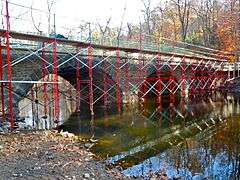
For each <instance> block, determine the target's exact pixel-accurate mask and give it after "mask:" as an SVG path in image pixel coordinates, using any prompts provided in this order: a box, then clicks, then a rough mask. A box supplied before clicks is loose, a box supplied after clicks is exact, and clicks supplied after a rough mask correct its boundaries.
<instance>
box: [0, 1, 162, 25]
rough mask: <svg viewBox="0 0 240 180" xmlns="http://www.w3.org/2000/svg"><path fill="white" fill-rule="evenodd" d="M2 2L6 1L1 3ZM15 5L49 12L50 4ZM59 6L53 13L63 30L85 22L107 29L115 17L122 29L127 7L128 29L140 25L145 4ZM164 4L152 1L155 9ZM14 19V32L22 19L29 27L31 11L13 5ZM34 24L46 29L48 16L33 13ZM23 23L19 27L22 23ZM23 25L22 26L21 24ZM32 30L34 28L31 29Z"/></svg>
mask: <svg viewBox="0 0 240 180" xmlns="http://www.w3.org/2000/svg"><path fill="white" fill-rule="evenodd" d="M1 1H2V0H1ZM9 1H10V2H12V3H16V4H21V5H24V6H28V7H31V5H33V7H34V8H36V9H41V10H44V11H47V3H46V2H47V0H21V1H19V0H9ZM55 1H56V3H55V4H54V5H53V10H52V12H53V13H55V14H56V25H57V27H58V29H59V27H63V26H66V27H72V26H74V25H75V26H76V27H77V26H79V24H80V23H81V21H87V22H93V23H96V22H100V23H101V24H102V25H104V24H105V23H106V21H107V19H108V18H109V17H110V16H111V17H112V19H111V26H120V24H121V20H122V16H123V12H124V7H126V12H125V17H124V26H125V25H126V23H127V22H130V23H135V24H138V23H139V20H140V18H142V16H141V15H142V13H141V9H143V4H142V2H141V0H55ZM158 2H160V0H152V6H155V5H156V4H157V3H158ZM9 9H10V16H13V17H15V19H14V18H12V21H13V22H12V24H13V25H12V27H13V28H12V29H14V25H16V26H17V27H19V23H20V19H18V18H16V17H20V18H22V19H28V20H29V23H28V24H29V26H30V21H32V19H31V13H30V12H31V10H30V9H27V8H24V7H20V6H16V5H13V4H10V5H9ZM32 12H33V13H32V14H33V17H34V22H35V24H36V25H38V24H39V23H40V22H41V27H42V29H45V27H43V26H44V25H43V24H44V23H45V24H47V22H46V21H47V20H46V17H47V15H46V14H44V13H41V12H39V11H32ZM18 22H19V23H18ZM26 23H27V21H26V22H25V24H26ZM20 24H21V25H22V24H23V23H22V22H21V23H20ZM20 27H21V28H24V27H23V26H20ZM26 27H28V26H25V28H26ZM31 28H32V27H31Z"/></svg>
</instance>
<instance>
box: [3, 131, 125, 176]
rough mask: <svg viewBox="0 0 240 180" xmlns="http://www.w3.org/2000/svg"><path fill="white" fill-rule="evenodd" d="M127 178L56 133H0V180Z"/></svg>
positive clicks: (68, 138) (75, 143)
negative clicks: (108, 168)
mask: <svg viewBox="0 0 240 180" xmlns="http://www.w3.org/2000/svg"><path fill="white" fill-rule="evenodd" d="M11 179H20V180H21V179H22V180H30V179H31V180H34V179H44V180H47V179H50V180H52V179H59V180H62V179H64V180H65V179H67V180H74V179H91V180H94V179H96V180H101V179H104V180H108V179H110V180H111V179H126V178H125V177H123V176H122V175H121V173H119V172H118V170H117V169H111V170H107V168H106V166H105V164H104V162H101V161H96V160H94V155H93V154H92V153H91V152H90V151H88V150H87V149H86V147H85V146H84V145H83V144H82V143H80V142H79V141H78V140H76V137H64V136H63V135H61V134H59V133H57V132H55V131H25V132H23V131H21V132H11V133H5V134H0V180H11Z"/></svg>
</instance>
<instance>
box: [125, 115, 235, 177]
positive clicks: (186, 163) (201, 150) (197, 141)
mask: <svg viewBox="0 0 240 180" xmlns="http://www.w3.org/2000/svg"><path fill="white" fill-rule="evenodd" d="M239 136H240V118H239V117H234V118H229V119H228V120H227V121H225V123H223V124H220V125H218V126H217V127H216V128H215V129H212V130H210V131H208V132H206V133H205V134H203V135H202V134H201V135H199V136H197V137H196V138H193V139H192V138H189V139H186V140H185V141H184V142H182V143H181V144H179V145H178V146H175V147H172V148H171V149H168V150H166V151H165V152H163V153H160V154H158V155H157V156H155V157H151V158H149V159H147V160H145V161H144V162H143V163H141V164H139V165H136V166H133V167H131V168H128V169H126V170H125V171H123V172H124V173H125V174H126V175H133V176H139V175H143V176H145V177H146V176H147V175H148V173H149V171H152V172H158V171H160V170H165V171H166V172H167V174H168V176H169V177H174V176H175V177H176V176H180V177H184V178H186V179H192V178H197V177H198V178H199V179H202V178H209V179H239V174H240V137H239Z"/></svg>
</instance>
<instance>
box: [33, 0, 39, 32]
mask: <svg viewBox="0 0 240 180" xmlns="http://www.w3.org/2000/svg"><path fill="white" fill-rule="evenodd" d="M31 19H32V23H33V26H34V28H35V29H36V30H37V31H38V32H39V34H42V31H41V30H40V26H41V21H39V23H38V24H36V22H35V19H34V15H33V1H32V5H31Z"/></svg>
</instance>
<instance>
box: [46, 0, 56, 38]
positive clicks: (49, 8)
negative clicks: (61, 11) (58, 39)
mask: <svg viewBox="0 0 240 180" xmlns="http://www.w3.org/2000/svg"><path fill="white" fill-rule="evenodd" d="M54 3H55V0H47V11H48V14H47V19H48V20H47V21H48V34H49V35H50V34H51V17H52V8H53V5H54Z"/></svg>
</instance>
